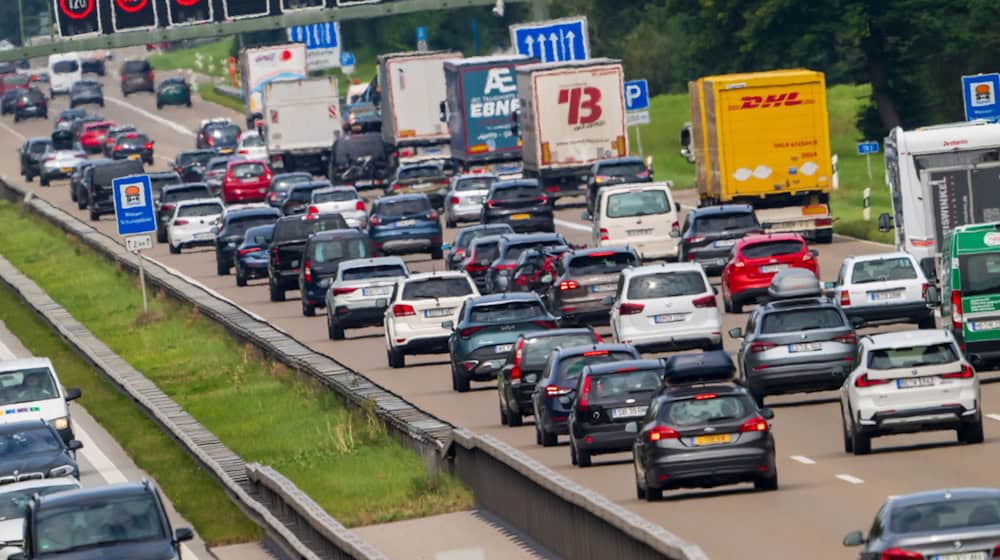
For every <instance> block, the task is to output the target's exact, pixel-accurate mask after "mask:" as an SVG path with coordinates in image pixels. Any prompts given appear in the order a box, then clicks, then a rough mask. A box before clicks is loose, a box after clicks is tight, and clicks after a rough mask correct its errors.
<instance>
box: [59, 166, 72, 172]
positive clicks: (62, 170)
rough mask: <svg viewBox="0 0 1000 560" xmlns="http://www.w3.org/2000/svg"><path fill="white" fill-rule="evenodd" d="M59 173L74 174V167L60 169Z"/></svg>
mask: <svg viewBox="0 0 1000 560" xmlns="http://www.w3.org/2000/svg"><path fill="white" fill-rule="evenodd" d="M59 171H60V172H62V173H72V172H73V168H72V167H61V168H60V169H59Z"/></svg>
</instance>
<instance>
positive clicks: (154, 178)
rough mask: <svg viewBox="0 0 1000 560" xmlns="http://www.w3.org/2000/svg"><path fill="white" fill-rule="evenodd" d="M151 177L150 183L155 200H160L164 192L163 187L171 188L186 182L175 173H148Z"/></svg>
mask: <svg viewBox="0 0 1000 560" xmlns="http://www.w3.org/2000/svg"><path fill="white" fill-rule="evenodd" d="M146 174H147V175H149V183H150V186H151V188H152V191H153V198H154V199H158V198H160V194H161V193H162V192H163V187H169V186H171V185H180V184H181V183H183V182H184V181H183V180H182V179H181V176H180V175H178V174H177V173H176V172H174V171H150V172H148V173H146Z"/></svg>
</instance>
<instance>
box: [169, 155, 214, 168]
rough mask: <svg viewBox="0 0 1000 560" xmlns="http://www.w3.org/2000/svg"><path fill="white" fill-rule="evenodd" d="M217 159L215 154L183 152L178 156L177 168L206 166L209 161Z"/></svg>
mask: <svg viewBox="0 0 1000 560" xmlns="http://www.w3.org/2000/svg"><path fill="white" fill-rule="evenodd" d="M213 157H215V153H214V152H181V153H179V154H177V162H176V163H177V166H178V167H184V166H186V165H190V164H192V163H200V164H201V165H205V164H206V163H208V160H210V159H212V158H213Z"/></svg>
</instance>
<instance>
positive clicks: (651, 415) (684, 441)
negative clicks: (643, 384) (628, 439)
mask: <svg viewBox="0 0 1000 560" xmlns="http://www.w3.org/2000/svg"><path fill="white" fill-rule="evenodd" d="M664 371H665V373H664V388H663V389H661V390H660V392H659V394H657V396H656V397H655V398H654V399H653V401H652V403H651V404H650V406H649V409H648V411H647V412H646V414H645V416H644V417H643V418H642V420H640V421H636V422H630V424H631V428H632V430H631V431H632V432H634V433H636V436H635V438H634V441H633V446H632V454H633V459H634V463H635V473H636V481H635V491H636V496H637V497H638V498H639V499H640V500H641V499H646V500H649V501H656V500H659V499H661V498H662V497H663V491H664V490H666V489H670V488H712V487H715V486H720V485H723V484H736V483H740V482H753V485H754V487H755V488H757V489H758V490H777V489H778V471H777V467H776V465H775V460H774V436H772V435H771V429H770V426H769V425H768V422H767V421H768V420H769V419H770V418H773V417H774V415H773V413H772V412H771V411H770V410H769V409H766V408H765V409H759V408H757V405H756V404H755V403H754V401H753V398H751V396H750V394H749V392H748V391H747V390H746V388H745V387H743V386H742V385H739V384H737V383H733V382H731V379H732V378H733V371H734V367H733V361H732V360H731V359H730V358H729V354H727V353H725V352H723V351H721V350H716V351H711V352H704V353H697V354H681V355H676V356H671V357H670V358H668V359H667V360H666V363H665V366H664Z"/></svg>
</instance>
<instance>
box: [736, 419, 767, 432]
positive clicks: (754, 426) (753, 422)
mask: <svg viewBox="0 0 1000 560" xmlns="http://www.w3.org/2000/svg"><path fill="white" fill-rule="evenodd" d="M766 431H767V421H766V420H764V419H763V418H761V417H760V416H754V417H753V418H751V419H749V420H747V421H746V422H744V423H742V424H740V432H742V433H745V432H766Z"/></svg>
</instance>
